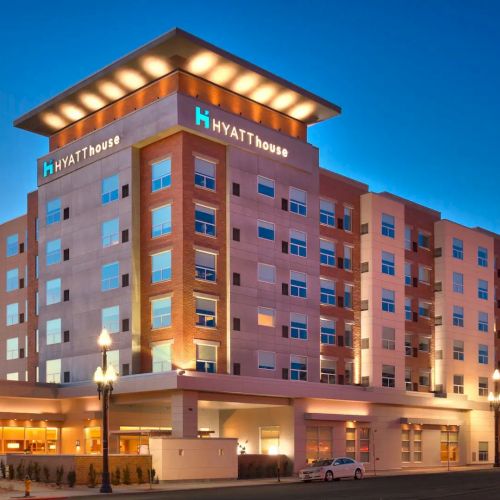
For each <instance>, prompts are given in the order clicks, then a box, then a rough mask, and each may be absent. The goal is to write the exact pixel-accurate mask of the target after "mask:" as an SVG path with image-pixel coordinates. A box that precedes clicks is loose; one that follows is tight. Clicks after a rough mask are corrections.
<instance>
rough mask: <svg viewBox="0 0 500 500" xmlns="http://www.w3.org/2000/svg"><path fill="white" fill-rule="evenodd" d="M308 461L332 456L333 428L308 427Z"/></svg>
mask: <svg viewBox="0 0 500 500" xmlns="http://www.w3.org/2000/svg"><path fill="white" fill-rule="evenodd" d="M306 457H307V463H312V462H315V461H316V460H321V459H327V458H332V428H331V427H323V426H318V427H306Z"/></svg>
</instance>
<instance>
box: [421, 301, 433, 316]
mask: <svg viewBox="0 0 500 500" xmlns="http://www.w3.org/2000/svg"><path fill="white" fill-rule="evenodd" d="M418 315H419V316H420V317H422V318H426V319H429V318H430V317H431V304H430V302H424V301H423V300H419V301H418Z"/></svg>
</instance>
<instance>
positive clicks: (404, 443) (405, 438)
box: [401, 381, 411, 462]
mask: <svg viewBox="0 0 500 500" xmlns="http://www.w3.org/2000/svg"><path fill="white" fill-rule="evenodd" d="M410 386H411V381H410ZM407 390H409V391H410V390H411V389H407ZM410 455H411V454H410V429H403V430H402V431H401V461H402V462H410V461H411V459H410Z"/></svg>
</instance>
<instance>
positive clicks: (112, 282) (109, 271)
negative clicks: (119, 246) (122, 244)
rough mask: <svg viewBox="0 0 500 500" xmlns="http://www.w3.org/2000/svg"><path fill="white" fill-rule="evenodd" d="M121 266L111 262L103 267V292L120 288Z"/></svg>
mask: <svg viewBox="0 0 500 500" xmlns="http://www.w3.org/2000/svg"><path fill="white" fill-rule="evenodd" d="M119 277H120V264H119V262H111V263H110V264H104V265H103V266H102V267H101V291H103V292H106V291H108V290H113V289H115V288H118V286H119Z"/></svg>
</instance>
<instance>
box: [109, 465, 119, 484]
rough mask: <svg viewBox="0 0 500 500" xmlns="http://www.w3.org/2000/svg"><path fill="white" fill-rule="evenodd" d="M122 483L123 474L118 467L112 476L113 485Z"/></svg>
mask: <svg viewBox="0 0 500 500" xmlns="http://www.w3.org/2000/svg"><path fill="white" fill-rule="evenodd" d="M120 482H121V473H120V469H119V468H118V467H117V468H116V469H115V472H114V473H112V474H111V483H112V484H114V485H118V484H120Z"/></svg>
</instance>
